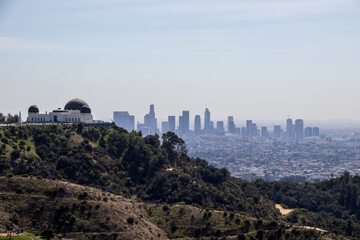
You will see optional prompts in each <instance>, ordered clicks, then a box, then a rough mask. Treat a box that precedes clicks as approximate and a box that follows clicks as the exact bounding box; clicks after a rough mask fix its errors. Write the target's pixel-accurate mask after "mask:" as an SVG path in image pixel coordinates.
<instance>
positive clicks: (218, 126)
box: [216, 121, 225, 135]
mask: <svg viewBox="0 0 360 240" xmlns="http://www.w3.org/2000/svg"><path fill="white" fill-rule="evenodd" d="M216 133H217V134H219V135H223V134H225V128H224V122H223V121H217V122H216Z"/></svg>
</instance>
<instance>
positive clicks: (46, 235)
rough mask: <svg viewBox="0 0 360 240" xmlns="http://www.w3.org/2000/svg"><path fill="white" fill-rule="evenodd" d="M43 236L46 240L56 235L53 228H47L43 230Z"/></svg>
mask: <svg viewBox="0 0 360 240" xmlns="http://www.w3.org/2000/svg"><path fill="white" fill-rule="evenodd" d="M40 235H41V237H43V238H45V239H46V240H49V239H51V238H53V237H54V231H53V230H52V229H45V230H43V231H42V232H41V234H40Z"/></svg>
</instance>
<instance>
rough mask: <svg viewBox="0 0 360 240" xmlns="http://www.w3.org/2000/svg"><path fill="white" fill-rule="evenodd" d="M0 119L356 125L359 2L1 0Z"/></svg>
mask: <svg viewBox="0 0 360 240" xmlns="http://www.w3.org/2000/svg"><path fill="white" fill-rule="evenodd" d="M0 83H1V86H0V112H5V113H7V112H12V113H16V112H17V111H19V110H21V111H22V112H23V113H25V114H23V115H25V116H26V112H27V108H28V106H30V105H32V104H37V105H38V106H39V108H40V111H43V112H45V111H49V110H52V109H54V108H57V107H64V105H65V103H66V102H67V101H68V100H70V99H71V98H75V97H79V98H82V99H84V100H86V101H87V102H88V103H89V105H90V107H91V108H92V111H93V115H94V117H95V118H97V119H111V118H112V111H114V110H128V111H130V113H132V114H135V115H136V117H137V120H140V121H142V117H143V115H144V114H145V113H146V112H148V108H149V104H150V103H153V104H155V110H156V113H157V115H158V117H159V118H164V117H166V116H167V115H179V114H180V113H181V111H182V110H183V109H187V110H190V113H191V118H193V116H194V115H195V114H201V116H203V112H204V108H205V105H206V106H208V107H209V108H210V110H211V112H212V116H213V117H214V118H217V119H222V118H223V119H225V118H226V116H227V115H234V116H235V118H238V119H267V120H271V119H285V118H286V117H287V116H288V115H290V116H292V117H293V118H299V117H301V118H304V119H334V118H346V119H360V109H359V107H358V105H359V104H360V94H359V92H360V1H359V0H237V1H235V0H216V1H215V0H181V1H179V0H166V1H165V0H158V1H157V0H61V1H59V0H57V1H55V0H31V1H29V0H0Z"/></svg>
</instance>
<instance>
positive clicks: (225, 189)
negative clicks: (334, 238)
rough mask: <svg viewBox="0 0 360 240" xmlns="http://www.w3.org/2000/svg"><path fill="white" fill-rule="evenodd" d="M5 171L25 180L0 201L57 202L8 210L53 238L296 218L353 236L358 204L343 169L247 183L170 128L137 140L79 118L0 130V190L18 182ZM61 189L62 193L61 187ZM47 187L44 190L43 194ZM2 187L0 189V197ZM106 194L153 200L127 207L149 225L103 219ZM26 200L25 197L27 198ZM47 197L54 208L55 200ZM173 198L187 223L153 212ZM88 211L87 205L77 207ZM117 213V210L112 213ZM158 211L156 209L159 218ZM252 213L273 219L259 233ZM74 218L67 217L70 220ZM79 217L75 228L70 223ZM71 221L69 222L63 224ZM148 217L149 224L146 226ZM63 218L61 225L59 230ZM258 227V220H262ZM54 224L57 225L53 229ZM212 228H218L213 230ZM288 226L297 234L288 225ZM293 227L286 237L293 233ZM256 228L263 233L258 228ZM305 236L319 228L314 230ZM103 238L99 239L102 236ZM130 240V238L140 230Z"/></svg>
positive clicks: (205, 230)
mask: <svg viewBox="0 0 360 240" xmlns="http://www.w3.org/2000/svg"><path fill="white" fill-rule="evenodd" d="M13 175H15V176H23V177H29V176H31V178H23V179H27V181H28V182H23V183H18V184H20V185H19V186H18V187H15V188H13V187H10V188H9V189H8V191H9V192H13V198H14V199H13V200H11V199H12V198H11V197H10V200H9V199H8V198H6V199H4V201H5V200H9V201H8V203H7V204H10V203H11V204H12V202H13V203H17V202H21V201H24V200H21V199H23V198H22V197H26V196H27V195H21V194H23V193H24V190H22V188H27V189H29V191H28V192H27V193H26V194H30V195H31V196H33V195H34V196H35V197H36V196H42V201H43V205H44V204H45V206H43V208H42V207H41V205H37V204H36V203H37V202H35V203H34V207H36V208H39V211H40V212H41V209H51V208H50V206H48V205H46V203H47V202H52V205H53V206H57V208H52V209H53V210H54V211H55V212H54V211H50V213H48V215H44V216H43V217H40V218H36V217H37V215H36V214H35V213H32V212H31V211H32V210H31V209H33V207H31V208H29V209H26V206H27V202H26V204H25V205H24V206H25V209H21V208H20V209H17V210H16V212H17V214H18V215H19V216H21V217H19V219H21V225H23V226H27V228H30V230H31V231H43V230H46V229H48V228H49V227H51V229H52V230H53V231H54V232H55V233H57V234H63V233H66V234H68V233H69V232H71V234H72V236H75V235H74V234H75V232H79V236H77V237H76V238H79V239H80V236H81V237H84V234H83V233H84V232H86V233H89V234H90V235H91V234H92V233H96V234H95V235H96V236H100V237H101V236H103V235H102V234H105V233H106V234H109V232H110V233H116V234H122V233H123V234H130V235H129V236H128V237H129V239H131V238H133V237H134V236H133V235H131V233H132V232H134V233H144V234H146V235H144V239H147V238H148V237H150V238H151V237H153V238H154V237H156V236H158V234H160V236H161V237H160V238H163V237H164V236H167V237H171V238H173V237H210V236H213V237H217V236H218V235H219V236H220V237H221V236H231V235H236V234H248V235H247V237H248V238H250V236H251V233H250V234H249V232H248V231H251V228H252V229H253V230H260V229H261V230H263V231H265V235H266V234H275V232H276V231H277V230H278V227H280V226H283V228H282V229H284V228H286V227H288V228H290V227H289V226H290V225H291V224H296V225H306V226H313V227H321V228H323V229H325V230H326V231H329V232H334V233H336V234H341V235H347V236H353V237H360V222H359V216H360V214H358V212H357V209H359V208H358V206H359V205H360V201H357V200H358V199H360V195H359V194H360V191H358V190H359V186H360V185H359V183H360V181H359V180H358V178H357V177H351V176H348V175H344V177H343V178H341V179H333V180H331V181H325V182H323V183H318V184H306V185H299V184H292V183H285V182H270V183H266V182H263V181H255V182H247V181H244V180H241V179H236V178H233V177H230V175H229V172H228V171H227V170H226V169H217V168H215V167H213V166H209V165H208V164H207V162H206V161H204V160H201V159H193V158H190V157H188V156H187V152H186V146H185V143H184V141H183V140H182V139H181V138H179V137H177V136H176V135H175V134H173V133H170V132H169V133H167V134H164V135H163V137H162V142H160V139H159V136H157V135H155V136H147V137H142V136H141V133H138V132H131V133H128V132H127V131H125V130H124V129H121V128H117V127H116V126H114V127H113V128H100V129H96V128H84V126H83V125H82V124H78V125H64V126H61V125H53V126H33V127H30V126H21V127H8V128H0V176H7V178H1V180H2V181H4V184H3V185H4V187H6V186H7V185H11V181H10V182H8V180H6V181H5V179H19V178H11V176H13ZM41 179H48V180H41ZM49 180H57V181H55V182H52V183H51V184H50V185H46V184H45V182H46V181H49ZM17 181H19V180H17ZM17 181H15V183H16V182H17ZM37 181H45V182H37ZM59 181H66V182H68V183H66V184H65V183H61V184H65V185H66V186H70V185H69V183H73V184H79V185H81V187H82V188H85V186H87V187H92V189H98V190H96V191H100V189H101V190H102V191H104V192H101V194H105V195H104V197H100V198H97V197H95V196H94V195H91V192H92V191H95V190H91V191H90V190H87V191H86V193H87V194H88V195H87V196H86V197H88V198H89V199H82V198H83V197H81V196H80V193H81V191H82V190H81V189H80V190H79V189H78V188H76V189H78V190H74V189H72V190H71V189H70V190H69V189H68V190H66V188H64V187H57V184H60V182H59ZM35 183H36V186H38V185H41V184H45V185H44V186H48V187H47V189H37V188H35V189H31V186H35V185H34V184H35ZM23 184H25V185H23ZM53 185H54V186H55V187H54V186H53ZM71 186H72V185H71ZM61 189H62V190H61ZM63 190H64V191H65V193H62V191H63ZM19 191H20V192H19ZM51 191H54V192H53V193H51ZM59 191H60V192H59ZM66 191H67V192H66ZM6 192H7V191H3V193H6ZM51 194H53V195H54V196H55V198H54V199H55V200H54V199H53V200H51V197H52V196H53V195H51ZM62 194H65V195H64V196H65V197H62ZM107 194H110V195H111V196H112V198H114V199H119V195H120V196H122V197H120V198H122V199H125V198H128V199H129V198H131V199H133V200H136V201H130V202H131V204H138V203H139V202H146V204H155V206H157V207H155V208H156V209H155V210H154V211H155V212H157V213H159V214H155V215H151V216H150V215H149V213H148V212H147V211H146V214H145V213H139V215H137V213H136V214H135V213H134V214H135V215H136V216H138V218H139V219H144V221H145V220H146V221H148V222H149V223H147V222H146V224H147V226H146V225H141V224H137V228H139V229H138V230H137V229H135V228H134V229H129V228H128V227H129V226H127V218H129V216H128V215H129V214H131V213H130V212H129V213H128V212H127V210H128V209H129V208H127V209H125V210H126V211H125V210H124V209H122V210H121V211H123V213H126V214H125V215H124V218H121V217H119V216H120V215H121V214H120V215H119V216H118V215H114V216H116V217H115V218H112V214H111V211H110V210H108V211H104V212H101V214H100V213H97V212H95V210H96V205H97V204H100V206H102V204H105V206H104V208H101V209H106V208H107V206H108V204H109V203H115V202H116V201H112V200H111V197H105V196H106V195H107ZM112 194H115V195H112ZM69 196H70V197H69ZM7 197H9V196H7ZM124 197H125V198H124ZM27 199H30V200H31V199H32V198H27ZM49 199H50V200H51V201H50V200H49ZM104 199H106V201H105V200H104ZM70 200H72V201H70ZM53 201H55V203H54V202H53ZM63 201H65V202H63ZM74 201H79V202H74ZM83 201H84V202H83ZM91 201H98V202H99V203H96V204H95V202H93V204H92V205H90V206H91V207H90V206H87V205H86V204H89V203H91ZM124 201H125V200H124ZM126 201H129V200H126ZM126 201H125V202H126ZM30 202H32V201H30ZM39 202H40V201H39ZM57 203H61V204H60V205H57ZM178 203H181V204H182V206H186V207H185V208H186V209H189V213H191V212H192V211H195V212H196V211H198V212H199V214H197V215H196V214H195V215H194V214H193V215H194V219H193V218H192V216H190V215H186V214H184V213H183V212H182V213H180V212H177V211H175V213H174V212H172V211H163V210H161V211H160V210H159V208H160V209H161V208H162V205H163V204H168V205H169V206H170V207H168V208H170V209H172V208H173V207H176V206H178V205H176V204H178ZM275 203H277V204H284V206H286V205H287V206H288V207H291V208H295V210H294V211H293V212H291V213H290V214H288V215H286V216H282V215H281V214H280V212H279V211H278V210H277V209H276V208H275ZM11 204H10V205H11ZM74 204H75V205H74ZM82 204H83V205H82ZM94 204H95V205H94ZM143 204H145V203H143ZM156 204H158V205H156ZM15 205H16V204H15ZM15 205H14V206H15ZM73 205H74V206H75V207H73ZM188 205H189V206H188ZM190 205H191V206H192V207H191V206H190ZM11 206H12V205H11ZM94 206H95V207H94ZM159 206H161V207H159ZM172 206H173V207H172ZM61 207H63V208H61ZM88 208H91V210H90V211H87V210H86V209H88ZM136 208H137V207H136ZM5 209H8V206H7V207H6V208H5ZM57 209H60V210H59V211H60V212H62V211H64V212H65V216H66V218H65V220H63V222H61V221H60V222H54V221H53V220H52V217H53V216H56V217H57V218H58V217H59V216H60V219H61V217H62V216H63V215H59V216H58V215H56V214H60V213H57ZM165 209H166V207H165ZM175 209H177V208H175ZM195 209H197V210H195ZM205 209H208V211H209V212H211V213H212V214H211V216H212V217H211V218H210V219H218V220H216V221H215V220H211V221H214V222H210V223H209V222H206V221H205V222H204V220H207V219H209V217H208V216H207V215H205V213H203V212H202V211H205ZM121 211H120V210H119V212H121ZM223 212H227V214H226V216H222V215H221V214H223ZM231 212H233V214H231ZM4 213H7V214H10V215H7V216H8V218H6V219H8V220H6V219H5V218H4V219H5V220H4V219H3V222H6V221H10V222H12V223H14V218H13V217H11V212H9V211H4ZM27 213H29V214H27ZM160 213H161V214H160ZM164 213H166V214H165V215H164ZM228 213H229V214H228ZM23 214H25V215H23ZM54 214H55V215H54ZM84 214H85V215H84ZM86 214H90V217H91V216H93V218H94V221H92V220H91V221H90V220H89V219H86V216H87V215H86ZM97 214H98V215H97ZM217 215H219V217H216V218H215V217H214V216H217ZM220 215H221V216H220ZM224 215H225V214H224ZM235 215H236V216H238V218H239V221H240V223H239V222H237V223H239V224H236V223H235V225H234V228H233V229H232V228H230V230H229V228H228V227H229V224H230V223H231V221H230V219H229V216H232V219H231V220H232V221H234V219H236V218H234V216H235ZM4 216H5V215H4ZM9 216H10V217H9ZM107 216H108V217H110V219H109V222H108V223H107V222H106V219H107V218H108V217H107ZM145 216H147V217H145ZM182 216H184V217H185V216H187V218H186V217H185V219H184V221H183V222H184V224H181V225H179V224H177V223H178V221H179V219H182ZM196 216H198V217H201V219H200V220H201V221H200V220H199V221H198V222H194V220H196ZM72 217H73V218H72ZM10 218H11V219H12V220H10ZM125 218H126V221H125ZM245 218H248V219H250V220H249V222H250V224H249V222H248V221H246V223H245V220H244V219H245ZM260 218H262V219H263V220H261V222H262V223H266V224H267V223H270V222H271V221H275V222H276V223H277V227H276V228H275V227H273V228H271V229H270V227H265V228H264V229H262V228H260V227H259V225H255V224H253V221H257V220H260ZM15 219H16V218H15ZM25 219H28V220H27V222H22V220H25ZM34 219H35V220H36V222H34V226H32V225H31V224H30V225H29V223H30V222H31V223H32V222H33V221H35V220H34ZM39 219H40V222H41V221H42V222H41V224H40V222H39ZM74 219H75V220H76V221H75V222H76V223H73V222H74ZM100 219H101V220H100ZM104 219H105V220H104ZM112 219H119V220H114V221H115V222H113V221H110V220H112ZM164 219H166V220H164ZM251 219H252V220H251ZM0 220H1V219H0ZM79 220H81V221H79ZM95 220H96V221H95ZM120 220H121V221H120ZM243 220H244V221H243ZM104 221H105V223H104ZM130 221H131V220H130ZM64 222H65V223H66V224H64ZM79 222H82V223H83V224H82V225H78V224H79ZM72 223H73V225H71V224H72ZM124 223H125V225H124ZM138 223H139V221H138ZM150 223H152V224H153V225H154V227H155V228H158V230H156V229H155V228H154V229H152V227H151V225H150ZM194 223H196V224H194ZM200 223H202V224H203V225H201V224H200ZM69 224H70V225H71V228H70V226H68V225H69ZM106 224H110V226H112V227H111V228H108V229H107V228H106V227H108V225H106ZM111 224H113V225H111ZM144 224H145V223H144ZM222 224H223V225H224V224H225V227H224V228H222V227H221V226H222ZM242 224H247V225H246V226H248V229H247V228H245V229H247V231H244V230H241V229H244V226H243V228H241V226H242ZM266 224H264V225H265V226H267V225H266ZM282 224H283V225H282ZM57 225H59V226H61V227H60V228H59V227H58V226H57ZM132 226H134V225H132ZM141 226H142V227H143V226H146V227H147V229H149V227H148V226H150V228H151V232H150V230H149V231H145V230H144V229H140V227H141ZM215 226H219V227H216V228H215ZM256 226H257V227H256ZM256 228H257V229H256ZM266 228H268V229H266ZM104 229H105V230H104ZM290 229H294V230H295V231H294V232H295V233H296V232H297V229H296V228H290ZM218 230H219V231H218ZM266 231H268V232H266ZM274 231H275V232H274ZM286 231H287V230H286ZM286 231H285V232H284V231H283V230H279V233H280V232H281V233H282V234H286ZM225 232H226V234H225ZM98 233H99V234H100V233H101V234H100V235H99V234H98ZM295 233H294V234H293V236H297V235H296V234H295ZM259 234H260V235H261V234H264V232H263V233H261V232H260V233H259ZM289 234H290V233H289ZM312 234H319V231H315V232H313V233H312ZM118 236H120V235H114V238H115V237H118ZM121 236H122V235H121ZM281 236H284V235H281ZM291 236H292V235H291ZM107 237H108V236H106V237H101V238H104V239H108V238H107ZM122 237H123V238H125V237H126V236H125V235H124V236H122ZM258 237H260V236H258ZM301 237H303V235H302V233H300V234H299V235H298V238H301ZM308 237H309V236H308ZM136 238H140V235H139V236H136ZM89 239H91V238H89ZM154 239H155V238H154ZM274 239H278V238H277V237H275V238H274Z"/></svg>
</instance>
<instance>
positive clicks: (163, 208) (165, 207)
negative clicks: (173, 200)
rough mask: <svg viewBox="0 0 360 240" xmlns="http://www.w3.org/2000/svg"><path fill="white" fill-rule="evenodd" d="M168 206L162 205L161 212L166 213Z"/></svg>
mask: <svg viewBox="0 0 360 240" xmlns="http://www.w3.org/2000/svg"><path fill="white" fill-rule="evenodd" d="M169 209H170V208H169V206H168V205H167V204H165V205H163V206H162V210H163V211H164V212H167V211H169Z"/></svg>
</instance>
